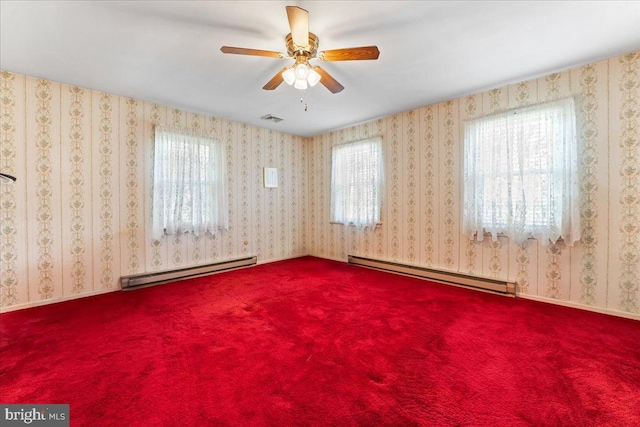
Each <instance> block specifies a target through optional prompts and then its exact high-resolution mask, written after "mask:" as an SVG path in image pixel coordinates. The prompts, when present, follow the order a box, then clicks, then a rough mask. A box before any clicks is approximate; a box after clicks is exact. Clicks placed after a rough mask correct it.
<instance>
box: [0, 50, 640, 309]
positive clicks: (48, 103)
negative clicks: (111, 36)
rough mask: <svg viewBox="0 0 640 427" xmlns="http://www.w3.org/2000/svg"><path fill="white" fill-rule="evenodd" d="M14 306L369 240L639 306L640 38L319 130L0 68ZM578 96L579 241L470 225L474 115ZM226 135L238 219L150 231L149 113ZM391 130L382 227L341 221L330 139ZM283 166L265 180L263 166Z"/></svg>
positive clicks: (153, 118) (539, 289) (377, 250)
mask: <svg viewBox="0 0 640 427" xmlns="http://www.w3.org/2000/svg"><path fill="white" fill-rule="evenodd" d="M0 90H1V93H0V131H1V133H0V154H1V156H0V168H1V170H2V171H4V172H8V173H11V174H13V175H16V176H17V177H18V181H17V182H16V183H15V184H14V185H2V186H0V196H1V201H0V215H1V220H2V222H1V226H0V244H1V246H0V262H1V264H0V276H1V282H0V310H12V309H16V308H24V307H29V306H32V305H37V304H42V303H47V302H54V301H60V300H64V299H69V298H75V297H78V296H87V295H92V294H95V293H100V292H109V291H114V290H117V289H118V280H119V278H120V277H121V276H123V275H128V274H134V273H141V272H151V271H159V270H166V269H171V268H176V267H184V266H190V265H197V264H201V263H208V262H213V261H217V260H223V259H230V258H235V257H239V256H243V255H257V256H258V260H259V262H267V261H272V260H278V259H283V258H290V257H296V256H301V255H305V254H310V255H315V256H319V257H325V258H332V259H337V260H342V261H346V258H347V255H349V254H353V255H360V256H366V257H371V258H376V259H382V260H390V261H397V262H403V263H408V264H412V265H417V266H424V267H431V268H439V269H445V270H451V271H458V272H464V273H469V274H475V275H480V276H485V277H491V278H498V279H505V280H510V281H515V282H517V292H518V294H519V295H520V296H522V297H527V298H533V299H538V300H542V301H553V302H559V303H563V304H566V305H570V306H575V307H583V308H589V309H595V310H596V311H598V310H599V311H604V312H607V313H612V314H618V315H623V316H626V317H633V318H637V319H640V216H639V215H640V214H639V212H640V52H632V53H629V54H627V55H623V56H620V57H617V58H611V59H608V60H605V61H600V62H597V63H593V64H588V65H585V66H582V67H578V68H575V69H571V70H567V71H564V72H560V73H554V74H550V75H547V76H543V77H540V78H537V79H533V80H529V81H524V82H519V83H517V84H513V85H509V86H506V87H502V88H496V89H492V90H489V91H487V92H483V93H477V94H472V95H469V96H465V97H464V98H459V99H454V100H449V101H446V102H443V103H440V104H436V105H430V106H426V107H424V108H421V109H418V110H413V111H408V112H405V113H402V114H397V115H393V116H390V117H386V118H382V119H378V120H374V121H371V122H368V123H364V124H361V125H357V126H352V127H349V128H345V129H341V130H338V131H335V132H331V133H328V134H324V135H319V136H316V137H313V138H309V139H305V138H301V137H297V136H292V135H287V134H284V133H280V132H276V131H272V130H267V129H261V128H257V127H253V126H249V125H246V124H242V123H236V122H231V121H227V120H222V119H218V118H215V117H210V116H205V115H201V114H195V113H191V112H187V111H182V110H177V109H172V108H169V107H166V106H161V105H156V104H151V103H147V102H142V101H138V100H135V99H129V98H123V97H119V96H116V95H110V94H106V93H101V92H96V91H91V90H88V89H82V88H77V87H72V86H68V85H64V84H60V83H56V82H51V81H46V80H41V79H36V78H32V77H26V76H21V75H17V74H12V73H8V72H0ZM566 96H574V98H575V100H576V106H577V109H578V111H577V113H578V114H577V115H578V128H579V135H580V141H579V144H580V146H579V155H580V174H581V176H580V185H581V220H582V239H581V241H580V242H579V243H577V244H576V245H574V246H573V247H567V246H564V245H563V244H562V243H559V244H556V245H550V246H542V245H540V244H538V243H537V241H535V240H528V241H527V242H525V243H524V244H522V245H517V244H515V243H512V242H509V240H508V239H506V238H500V239H499V240H498V241H497V242H492V241H491V240H490V239H485V241H484V242H473V241H470V240H469V239H467V238H466V237H465V236H464V235H463V234H462V233H461V211H462V209H461V206H460V201H461V196H462V193H461V191H462V188H461V182H462V173H463V171H462V170H461V163H462V162H461V159H462V150H463V146H462V142H463V141H462V139H463V123H464V121H465V120H467V119H471V118H474V117H477V116H480V115H483V114H487V113H490V112H492V111H496V110H499V109H503V108H509V107H516V106H524V105H529V104H533V103H537V102H541V101H545V100H552V99H556V98H562V97H566ZM161 123H162V124H170V125H173V126H180V127H185V128H190V129H193V130H197V131H200V130H205V131H208V132H214V133H215V134H216V135H217V136H218V137H219V138H220V139H221V140H222V141H223V142H224V143H225V144H226V147H227V166H228V168H227V176H226V180H227V186H228V198H229V209H230V227H229V230H228V231H225V232H222V233H219V234H216V235H213V236H211V235H207V236H201V237H194V236H192V235H181V236H171V237H170V238H166V239H164V240H162V241H161V242H152V240H151V238H150V234H149V231H150V230H149V219H150V207H151V187H150V184H151V183H150V177H151V167H152V162H153V149H152V147H153V126H154V125H155V124H161ZM376 135H382V136H383V142H384V155H385V176H386V186H385V195H384V200H383V207H382V225H381V226H379V227H376V228H375V229H364V230H362V229H356V228H353V227H347V228H345V227H343V226H341V225H338V224H331V223H330V221H329V217H330V216H329V208H330V171H331V147H332V146H333V145H335V144H340V143H343V142H347V141H352V140H356V139H361V138H367V137H370V136H376ZM263 167H277V168H278V180H279V185H278V188H264V187H263V185H262V168H263Z"/></svg>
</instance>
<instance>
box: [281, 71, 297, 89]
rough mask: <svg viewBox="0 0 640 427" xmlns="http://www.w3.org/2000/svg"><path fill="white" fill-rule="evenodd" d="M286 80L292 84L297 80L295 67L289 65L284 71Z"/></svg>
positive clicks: (283, 75)
mask: <svg viewBox="0 0 640 427" xmlns="http://www.w3.org/2000/svg"><path fill="white" fill-rule="evenodd" d="M282 78H283V79H284V81H285V82H286V83H287V84H288V85H289V86H291V85H292V84H293V83H294V82H295V81H296V72H295V70H294V69H293V67H289V68H287V69H286V70H284V72H283V73H282Z"/></svg>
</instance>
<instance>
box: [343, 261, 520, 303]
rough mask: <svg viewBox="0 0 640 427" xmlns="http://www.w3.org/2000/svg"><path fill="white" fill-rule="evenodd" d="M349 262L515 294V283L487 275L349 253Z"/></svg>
mask: <svg viewBox="0 0 640 427" xmlns="http://www.w3.org/2000/svg"><path fill="white" fill-rule="evenodd" d="M349 264H353V265H359V266H362V267H369V268H374V269H377V270H384V271H389V272H392V273H399V274H404V275H408V276H414V277H420V278H424V279H429V280H432V281H434V282H440V283H445V284H451V285H458V286H464V287H470V288H476V289H482V290H486V291H491V292H497V293H501V294H505V295H515V290H516V284H515V283H513V282H507V281H504V280H496V279H490V278H487V277H479V276H471V275H468V274H464V273H456V272H451V271H445V270H436V269H431V268H424V267H417V266H413V265H407V264H400V263H396V262H391V261H381V260H376V259H371V258H363V257H359V256H354V255H349Z"/></svg>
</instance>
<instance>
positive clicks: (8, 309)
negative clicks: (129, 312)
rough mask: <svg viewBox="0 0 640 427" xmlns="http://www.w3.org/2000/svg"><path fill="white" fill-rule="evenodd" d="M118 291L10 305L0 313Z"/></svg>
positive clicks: (109, 290) (111, 290)
mask: <svg viewBox="0 0 640 427" xmlns="http://www.w3.org/2000/svg"><path fill="white" fill-rule="evenodd" d="M118 291H120V287H117V288H114V289H104V290H103V289H101V290H99V291H93V292H85V293H82V294H74V295H66V296H61V297H58V298H51V299H45V300H40V301H31V302H25V303H23V304H17V305H11V306H9V307H0V313H8V312H10V311H16V310H23V309H25V308H33V307H39V306H41V305H49V304H56V303H59V302H64V301H72V300H74V299H80V298H86V297H92V296H95V295H102V294H108V293H110V292H118Z"/></svg>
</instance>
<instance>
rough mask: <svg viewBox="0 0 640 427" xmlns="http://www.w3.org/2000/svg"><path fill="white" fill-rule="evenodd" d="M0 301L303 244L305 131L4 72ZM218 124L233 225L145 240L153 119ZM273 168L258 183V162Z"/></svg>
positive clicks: (263, 257) (107, 285)
mask: <svg viewBox="0 0 640 427" xmlns="http://www.w3.org/2000/svg"><path fill="white" fill-rule="evenodd" d="M0 85H1V91H2V93H1V96H0V109H1V110H0V114H1V126H2V129H1V132H2V133H1V135H0V144H1V145H0V147H1V154H2V157H1V160H0V170H2V171H3V172H6V173H11V174H13V175H15V176H17V177H18V181H17V182H16V183H15V184H14V185H2V186H1V188H0V191H1V193H0V194H1V197H2V199H1V203H0V209H1V212H0V213H1V218H2V224H1V227H0V244H1V249H0V251H1V257H0V258H1V262H2V265H1V269H0V274H1V277H2V282H1V288H0V291H1V294H0V307H1V308H2V309H12V308H19V307H26V306H30V305H35V304H40V303H43V302H54V301H58V300H61V299H69V298H74V297H77V296H86V295H90V294H93V293H99V292H105V291H111V290H117V289H118V287H119V283H118V280H119V278H120V276H122V275H128V274H133V273H141V272H150V271H156V270H164V269H170V268H174V267H184V266H191V265H196V264H201V263H206V262H211V261H214V260H222V259H230V258H236V257H239V256H243V255H257V256H258V260H259V262H261V261H269V260H276V259H282V258H289V257H295V256H299V255H302V254H305V253H306V252H307V249H306V247H305V235H306V229H307V225H306V218H307V210H306V209H307V200H306V197H307V196H306V194H307V193H306V190H307V166H306V165H307V158H306V151H305V144H304V140H303V139H302V138H300V137H296V136H292V135H287V134H283V133H279V132H275V131H270V130H266V129H261V128H256V127H253V126H248V125H244V124H240V123H235V122H230V121H226V120H220V119H216V118H215V117H208V116H204V115H200V114H194V113H189V112H185V111H180V110H175V109H171V108H167V107H163V106H159V105H155V104H150V103H146V102H140V101H136V100H133V99H128V98H123V97H119V96H114V95H108V94H104V93H100V92H95V91H91V90H86V89H80V88H76V87H71V86H68V85H64V84H60V83H55V82H51V81H46V80H40V79H35V78H31V77H25V76H21V75H16V74H11V73H6V72H3V73H1V74H0ZM156 123H162V124H167V125H177V126H182V127H186V128H190V129H199V130H206V131H214V132H215V133H216V134H217V135H218V136H219V137H220V138H221V139H222V140H223V141H224V142H225V143H226V146H227V152H228V175H227V181H228V190H229V206H230V223H231V227H230V229H229V231H228V232H222V233H220V234H218V235H216V236H209V235H207V236H203V237H201V238H194V237H193V236H192V235H182V236H179V237H171V238H170V239H165V240H163V241H162V242H160V243H159V244H152V242H151V238H150V234H149V233H150V222H149V221H150V217H151V214H150V206H151V205H150V202H151V198H150V176H151V166H152V165H151V162H150V160H151V154H152V143H153V125H154V124H156ZM265 166H271V167H277V168H278V179H279V186H278V188H273V189H272V188H268V189H267V188H264V187H263V185H262V168H263V167H265Z"/></svg>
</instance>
